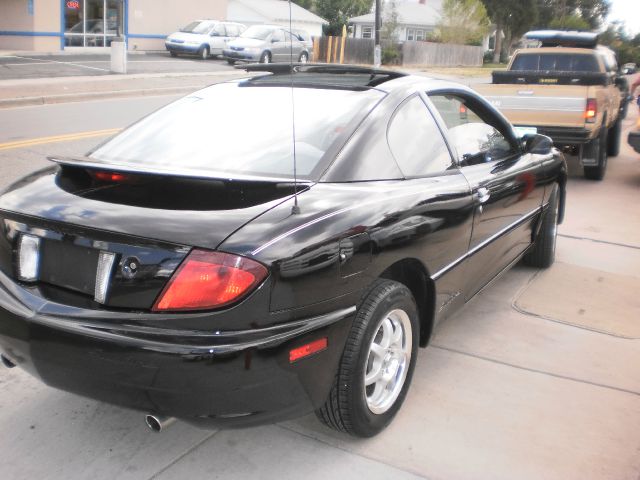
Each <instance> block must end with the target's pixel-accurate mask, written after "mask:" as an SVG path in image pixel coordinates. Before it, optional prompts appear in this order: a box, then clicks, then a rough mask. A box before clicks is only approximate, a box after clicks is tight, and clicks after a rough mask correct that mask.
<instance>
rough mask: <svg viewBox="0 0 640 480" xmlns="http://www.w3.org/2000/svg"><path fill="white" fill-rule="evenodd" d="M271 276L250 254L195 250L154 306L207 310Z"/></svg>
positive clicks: (234, 297) (221, 304) (220, 304)
mask: <svg viewBox="0 0 640 480" xmlns="http://www.w3.org/2000/svg"><path fill="white" fill-rule="evenodd" d="M266 277H267V269H266V268H265V267H264V266H263V265H261V264H260V263H258V262H255V261H253V260H250V259H248V258H244V257H239V256H237V255H231V254H229V253H222V252H210V251H206V250H192V251H191V253H190V254H189V255H187V258H186V259H185V260H184V261H183V262H182V264H181V265H180V266H179V267H178V270H176V272H175V273H174V274H173V276H172V277H171V280H169V283H168V284H167V286H166V287H165V288H164V290H163V291H162V293H161V294H160V297H158V300H156V303H155V305H154V306H153V310H154V311H167V310H206V309H210V308H218V307H222V306H225V305H228V304H230V303H233V302H235V301H236V300H239V299H240V298H242V297H243V296H244V295H245V294H247V293H249V292H250V291H251V290H252V289H253V288H254V287H256V286H258V285H259V284H260V283H261V282H262V281H263V280H264V279H265V278H266Z"/></svg>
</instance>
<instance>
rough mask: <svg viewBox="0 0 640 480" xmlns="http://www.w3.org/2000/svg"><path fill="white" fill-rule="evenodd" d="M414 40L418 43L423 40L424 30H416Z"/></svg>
mask: <svg viewBox="0 0 640 480" xmlns="http://www.w3.org/2000/svg"><path fill="white" fill-rule="evenodd" d="M416 40H418V41H419V42H421V41H423V40H424V30H416Z"/></svg>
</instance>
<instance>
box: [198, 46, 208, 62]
mask: <svg viewBox="0 0 640 480" xmlns="http://www.w3.org/2000/svg"><path fill="white" fill-rule="evenodd" d="M198 57H200V60H206V59H208V58H209V47H207V46H204V47H200V50H198Z"/></svg>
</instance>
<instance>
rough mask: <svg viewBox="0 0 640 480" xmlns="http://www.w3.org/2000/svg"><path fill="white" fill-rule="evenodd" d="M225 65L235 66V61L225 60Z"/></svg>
mask: <svg viewBox="0 0 640 480" xmlns="http://www.w3.org/2000/svg"><path fill="white" fill-rule="evenodd" d="M227 63H228V64H229V65H235V64H236V61H235V60H231V59H229V58H227Z"/></svg>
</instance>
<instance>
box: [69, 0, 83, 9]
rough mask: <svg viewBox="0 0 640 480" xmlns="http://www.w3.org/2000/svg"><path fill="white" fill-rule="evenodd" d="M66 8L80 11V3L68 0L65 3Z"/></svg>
mask: <svg viewBox="0 0 640 480" xmlns="http://www.w3.org/2000/svg"><path fill="white" fill-rule="evenodd" d="M67 8H68V9H69V10H79V9H80V2H79V1H78V0H69V1H68V2H67Z"/></svg>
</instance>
